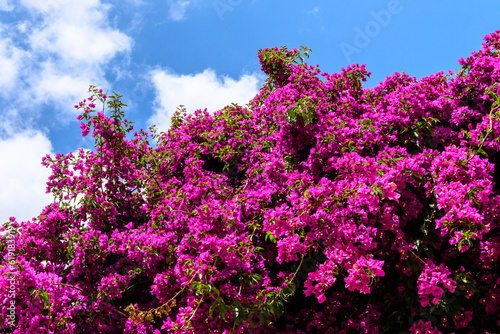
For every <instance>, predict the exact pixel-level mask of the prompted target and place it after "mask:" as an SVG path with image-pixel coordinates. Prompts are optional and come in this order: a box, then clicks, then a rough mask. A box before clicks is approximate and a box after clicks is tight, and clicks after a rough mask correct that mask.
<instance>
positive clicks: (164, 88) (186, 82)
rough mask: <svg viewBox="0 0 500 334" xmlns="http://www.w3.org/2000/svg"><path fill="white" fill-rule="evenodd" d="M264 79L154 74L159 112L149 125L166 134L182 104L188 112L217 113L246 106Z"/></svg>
mask: <svg viewBox="0 0 500 334" xmlns="http://www.w3.org/2000/svg"><path fill="white" fill-rule="evenodd" d="M261 79H262V78H261V77H260V75H259V74H247V75H243V76H242V77H241V78H240V79H239V80H234V79H232V78H230V77H217V75H216V73H215V72H214V71H213V70H211V69H206V70H205V71H203V72H202V73H198V74H195V75H177V74H172V73H169V72H168V71H158V70H157V71H153V72H151V80H152V82H153V85H154V87H155V89H156V94H157V96H156V100H155V104H156V109H155V114H154V115H153V117H152V118H151V119H150V120H149V121H150V123H152V124H155V125H157V126H158V128H159V129H160V130H162V131H166V130H167V129H168V128H169V127H170V119H171V117H172V115H173V113H174V112H175V110H176V109H177V107H178V106H179V105H181V104H182V105H184V106H185V108H186V109H187V111H188V112H194V111H195V110H196V109H205V108H207V109H208V111H210V112H214V111H217V110H220V109H222V108H224V107H225V106H227V105H230V104H231V103H233V102H234V103H238V104H240V105H245V104H247V103H248V102H249V101H250V100H251V99H252V98H253V97H254V96H255V95H256V94H257V92H258V91H259V88H260V82H261Z"/></svg>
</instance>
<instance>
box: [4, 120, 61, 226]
mask: <svg viewBox="0 0 500 334" xmlns="http://www.w3.org/2000/svg"><path fill="white" fill-rule="evenodd" d="M51 152H52V145H51V143H50V141H49V139H48V138H47V137H46V136H45V135H44V134H42V133H41V132H39V131H33V130H26V131H24V132H20V133H17V134H16V135H14V136H13V137H10V138H8V139H6V140H0V157H2V164H0V184H1V187H0V225H2V224H3V223H5V222H6V221H8V219H9V217H12V216H14V217H16V218H17V219H18V221H26V220H29V219H31V218H32V217H36V216H37V215H38V214H40V212H41V210H42V209H43V207H44V206H45V205H47V204H49V203H51V201H52V196H51V195H50V194H45V191H46V182H47V179H48V177H49V175H50V169H47V168H45V167H43V166H42V165H41V161H42V157H43V156H45V155H46V154H48V153H51Z"/></svg>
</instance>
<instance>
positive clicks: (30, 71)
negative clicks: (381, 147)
mask: <svg viewBox="0 0 500 334" xmlns="http://www.w3.org/2000/svg"><path fill="white" fill-rule="evenodd" d="M498 13H500V2H499V1H498V0H490V1H488V0H485V1H475V2H473V1H456V0H455V1H448V0H443V1H417V0H413V1H412V0H399V1H398V0H384V1H373V0H372V1H370V0H364V1H338V0H337V1H319V0H316V1H314V0H310V1H296V0H276V1H274V0H267V1H264V0H161V1H147V0H120V1H118V0H110V1H106V0H19V1H13V0H0V159H1V160H0V161H1V163H0V222H4V221H6V220H7V219H8V217H10V216H16V217H17V218H18V219H20V220H27V219H30V218H31V217H33V216H36V215H37V214H38V213H39V212H40V210H41V209H42V208H43V206H44V205H46V204H48V203H50V201H51V200H52V199H51V197H50V195H46V194H45V182H46V179H47V177H48V176H49V171H48V170H47V169H45V168H43V167H42V166H41V165H40V162H41V158H42V157H43V156H44V155H46V154H55V153H68V152H74V151H76V150H77V149H78V148H80V147H84V148H92V144H93V143H92V140H91V138H82V137H81V132H80V129H79V126H78V125H79V122H77V121H76V116H77V113H76V110H75V109H74V108H73V105H74V104H75V103H77V102H79V101H80V100H82V99H83V98H85V97H87V95H88V94H87V90H88V86H89V85H90V84H94V85H97V86H99V87H100V88H103V89H104V90H105V91H108V92H111V91H117V92H119V93H120V94H122V95H124V99H125V102H126V103H127V104H128V105H129V107H128V108H127V109H126V113H127V117H128V118H129V119H132V120H134V121H135V122H136V125H137V126H138V127H142V128H147V127H149V126H150V125H152V124H156V125H158V126H159V127H160V129H162V130H166V129H168V127H169V125H170V117H171V115H172V113H173V111H175V109H176V106H178V105H180V104H183V105H185V106H186V107H187V109H188V111H190V112H193V111H194V110H195V109H198V108H208V109H209V111H215V110H218V109H221V108H223V107H224V106H225V105H228V104H230V103H232V102H237V103H239V104H242V105H244V104H246V103H247V102H248V101H249V100H250V99H251V98H252V97H253V96H254V95H255V94H256V93H257V91H258V90H259V88H260V85H261V84H262V82H263V80H264V79H265V77H264V76H263V75H262V73H260V67H259V63H258V59H257V51H258V50H259V49H260V48H266V47H274V46H282V45H287V46H288V47H290V48H294V47H298V46H299V45H306V46H308V47H309V48H311V49H312V53H311V57H310V58H309V60H308V63H309V64H311V65H318V64H319V65H320V69H321V70H322V71H324V72H328V73H334V72H339V71H340V70H341V69H342V68H343V67H344V68H345V67H347V66H348V65H349V64H352V63H359V64H366V65H367V69H368V70H369V71H371V72H372V77H371V78H370V79H369V81H368V82H367V83H366V86H367V87H373V86H376V85H377V84H378V83H379V82H380V81H383V80H384V79H385V77H386V76H389V75H392V74H393V73H394V72H402V71H404V72H406V73H408V74H410V75H411V76H416V77H417V78H421V77H423V76H426V75H429V74H432V73H435V72H439V71H448V70H453V69H456V68H458V67H459V66H458V62H457V59H459V58H460V57H466V56H469V55H470V53H471V52H472V51H474V50H478V49H479V48H480V46H481V42H482V38H483V37H484V36H485V35H486V34H488V33H490V32H493V31H495V30H497V29H500V24H499V22H500V20H499V19H498Z"/></svg>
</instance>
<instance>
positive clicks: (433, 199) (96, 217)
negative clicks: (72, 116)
mask: <svg viewBox="0 0 500 334" xmlns="http://www.w3.org/2000/svg"><path fill="white" fill-rule="evenodd" d="M308 50H309V49H307V48H305V47H301V48H300V50H296V49H294V50H288V49H287V48H286V47H282V48H279V49H278V48H273V49H264V50H259V59H260V62H261V65H262V70H263V71H264V73H266V74H267V75H268V80H267V82H266V83H265V85H264V86H263V87H262V89H261V90H260V92H259V93H258V94H257V96H255V98H253V99H252V100H251V101H250V102H249V104H248V105H247V106H245V107H242V106H238V105H235V104H233V105H229V106H227V107H225V108H223V109H222V110H219V111H217V112H215V113H214V114H209V113H208V112H207V111H206V110H204V111H203V110H196V111H195V112H194V114H190V115H188V114H187V113H186V112H185V110H179V111H178V112H176V113H175V115H174V116H173V118H172V128H171V129H170V130H169V131H168V132H167V133H158V132H157V131H156V130H155V128H154V127H152V128H151V129H150V131H144V130H140V131H134V126H133V122H131V121H129V120H127V119H126V118H125V114H124V111H123V108H124V107H125V105H124V104H123V103H122V102H121V96H120V95H119V94H117V93H113V94H111V95H110V96H108V95H106V94H104V92H103V91H102V90H101V89H98V88H96V87H95V86H91V87H90V89H89V93H90V95H91V96H90V97H89V98H87V99H85V100H83V101H82V102H80V103H79V104H77V105H75V108H77V109H78V110H80V111H81V115H79V116H78V121H79V122H80V128H81V130H82V135H83V136H88V135H90V136H91V137H92V138H93V139H94V140H95V149H94V150H88V151H85V150H83V149H81V150H80V151H79V152H78V153H77V154H74V155H73V154H71V153H69V154H66V155H64V154H56V155H55V156H50V155H47V156H46V157H45V158H44V159H43V161H42V164H43V165H44V166H46V167H47V168H50V170H51V172H52V175H51V176H50V177H49V179H48V181H47V193H51V194H52V195H53V196H54V201H53V203H52V204H50V205H48V206H47V207H46V208H45V209H44V210H43V211H42V212H41V214H40V215H39V216H37V217H35V218H33V219H32V220H31V221H26V222H18V221H16V219H15V218H12V219H11V220H10V221H9V222H7V223H5V224H4V225H3V226H2V227H1V228H0V252H2V254H9V257H6V256H3V257H2V258H1V260H0V261H1V263H0V289H2V291H4V290H5V291H12V290H9V289H10V287H11V286H12V285H11V282H13V280H14V282H15V285H14V286H15V291H14V292H15V293H13V294H9V295H7V294H2V298H1V299H0V300H1V302H0V331H1V332H6V333H16V334H21V333H62V334H72V333H119V332H123V333H154V334H158V333H398V332H408V331H410V332H411V333H452V332H457V331H458V330H459V329H460V331H461V332H464V333H465V332H467V333H468V332H480V333H493V332H496V331H497V330H498V326H500V323H498V319H499V318H500V275H499V272H500V267H499V266H500V265H499V261H498V259H499V258H500V237H499V231H500V219H499V217H500V196H499V191H500V169H499V168H498V166H499V164H500V143H499V140H498V138H499V137H500V31H497V32H494V33H492V34H489V35H488V36H486V37H485V42H484V44H483V45H482V49H481V50H479V51H478V52H474V53H473V54H472V55H471V56H470V57H468V58H467V59H461V60H460V61H459V64H460V66H461V68H460V69H459V70H457V71H456V72H451V73H449V74H444V73H442V72H440V73H436V74H434V75H430V76H428V77H424V78H422V79H420V80H417V79H416V78H412V77H410V76H409V75H407V74H405V73H395V74H394V75H392V76H389V77H387V78H386V80H385V81H383V82H381V83H380V84H379V85H378V86H376V87H375V88H364V87H363V82H364V81H365V80H366V78H367V77H368V76H369V75H370V73H369V72H368V71H367V70H366V68H365V66H360V65H357V64H355V65H352V66H349V67H348V68H347V69H342V71H341V72H340V73H335V74H328V73H322V72H321V70H320V69H319V67H318V66H310V65H308V64H307V63H305V62H304V56H305V57H307V51H308ZM101 103H102V105H103V108H102V109H100V108H99V110H97V109H96V108H97V106H98V105H99V107H100V104H101ZM8 247H10V248H8ZM11 305H14V306H11ZM9 307H11V308H12V307H14V308H15V312H12V313H15V315H16V317H15V320H11V318H10V317H9V315H10V313H9V312H10V311H11V310H9ZM12 321H14V323H15V326H12Z"/></svg>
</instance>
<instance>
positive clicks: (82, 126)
mask: <svg viewBox="0 0 500 334" xmlns="http://www.w3.org/2000/svg"><path fill="white" fill-rule="evenodd" d="M80 129H82V136H83V137H85V136H87V135H88V134H89V132H90V128H89V126H88V125H87V124H85V123H83V122H81V123H80Z"/></svg>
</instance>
